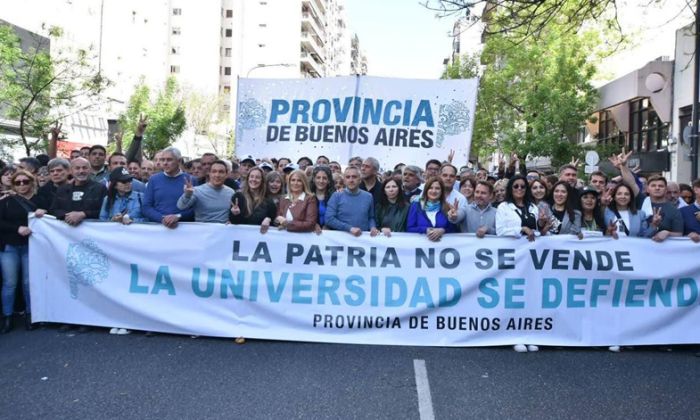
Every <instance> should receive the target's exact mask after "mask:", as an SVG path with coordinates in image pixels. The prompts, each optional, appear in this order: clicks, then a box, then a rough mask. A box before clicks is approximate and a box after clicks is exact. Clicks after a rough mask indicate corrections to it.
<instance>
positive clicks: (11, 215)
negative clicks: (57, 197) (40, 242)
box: [0, 195, 37, 248]
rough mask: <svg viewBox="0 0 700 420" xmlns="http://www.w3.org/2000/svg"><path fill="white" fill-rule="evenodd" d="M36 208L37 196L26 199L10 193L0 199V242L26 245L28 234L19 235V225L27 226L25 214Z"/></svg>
mask: <svg viewBox="0 0 700 420" xmlns="http://www.w3.org/2000/svg"><path fill="white" fill-rule="evenodd" d="M36 209H37V196H36V195H35V196H33V197H32V198H31V199H29V200H27V199H25V198H22V197H19V196H16V195H11V196H9V197H5V198H3V199H2V200H0V243H1V244H3V245H2V247H3V248H4V245H14V246H19V245H27V244H28V243H29V237H28V236H22V235H20V234H19V233H18V232H17V230H18V229H19V227H20V226H29V224H28V222H27V215H28V214H29V211H34V210H36Z"/></svg>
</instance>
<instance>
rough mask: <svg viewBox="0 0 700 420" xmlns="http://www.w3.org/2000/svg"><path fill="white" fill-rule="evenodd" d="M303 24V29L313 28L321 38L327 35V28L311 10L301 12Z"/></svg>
mask: <svg viewBox="0 0 700 420" xmlns="http://www.w3.org/2000/svg"><path fill="white" fill-rule="evenodd" d="M301 25H302V28H303V29H306V30H309V28H310V29H311V30H313V31H314V32H315V33H316V35H317V36H318V37H319V38H323V37H325V36H326V30H325V28H324V27H323V26H322V25H321V23H320V22H319V20H318V19H317V18H316V16H314V15H313V13H311V12H301Z"/></svg>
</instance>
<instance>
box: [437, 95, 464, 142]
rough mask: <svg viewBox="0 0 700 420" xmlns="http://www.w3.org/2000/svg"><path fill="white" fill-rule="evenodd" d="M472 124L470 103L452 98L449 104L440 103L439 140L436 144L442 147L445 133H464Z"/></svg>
mask: <svg viewBox="0 0 700 420" xmlns="http://www.w3.org/2000/svg"><path fill="white" fill-rule="evenodd" d="M470 124H471V116H470V115H469V105H467V102H466V101H464V102H460V101H456V100H454V99H453V100H452V102H450V103H448V104H440V120H439V122H438V127H437V141H436V142H435V145H436V146H437V147H442V142H443V140H445V135H448V136H456V135H458V134H461V133H464V132H465V131H467V129H468V128H469V125H470Z"/></svg>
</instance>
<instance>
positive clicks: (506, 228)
mask: <svg viewBox="0 0 700 420" xmlns="http://www.w3.org/2000/svg"><path fill="white" fill-rule="evenodd" d="M516 210H518V208H517V207H515V204H513V203H508V202H503V203H501V204H499V206H498V209H496V235H498V236H514V237H518V238H519V237H520V236H521V235H522V233H521V230H522V219H521V218H520V215H519V214H518V213H517V212H516ZM528 210H529V211H530V213H532V214H533V215H534V216H535V223H537V218H538V216H539V211H538V209H537V206H536V205H534V204H532V203H530V207H529V208H528ZM539 234H540V232H539V230H537V229H535V235H539Z"/></svg>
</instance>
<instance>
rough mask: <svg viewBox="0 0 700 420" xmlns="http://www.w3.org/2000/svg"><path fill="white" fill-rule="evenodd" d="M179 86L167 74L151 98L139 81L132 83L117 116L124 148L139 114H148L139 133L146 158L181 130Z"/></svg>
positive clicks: (181, 112)
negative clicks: (142, 131)
mask: <svg viewBox="0 0 700 420" xmlns="http://www.w3.org/2000/svg"><path fill="white" fill-rule="evenodd" d="M179 96H180V95H179V88H178V85H177V81H176V80H175V78H174V77H170V78H168V80H167V81H166V82H165V87H164V88H163V89H162V90H160V91H159V92H158V93H157V94H156V98H155V100H151V90H150V89H149V87H148V86H146V85H145V84H144V83H143V82H141V83H140V84H139V85H137V86H136V88H135V89H134V93H133V94H132V95H131V98H130V99H129V104H128V106H127V109H126V111H125V112H124V113H123V114H122V115H120V117H119V125H120V127H121V129H122V132H123V138H124V148H128V146H129V143H130V142H131V139H132V138H133V136H134V133H135V132H136V127H137V125H138V122H139V116H140V115H145V116H146V117H147V118H148V127H147V128H146V132H145V133H144V135H143V143H142V145H143V153H144V155H145V156H146V157H148V158H149V159H150V158H152V157H153V156H154V155H155V154H156V152H158V151H159V150H162V149H164V148H166V147H168V146H170V145H171V144H172V143H173V142H174V141H175V139H177V137H178V136H180V134H182V132H183V131H184V130H185V127H186V125H187V124H186V123H187V121H186V117H185V110H184V107H183V106H182V103H181V101H180V99H179Z"/></svg>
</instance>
